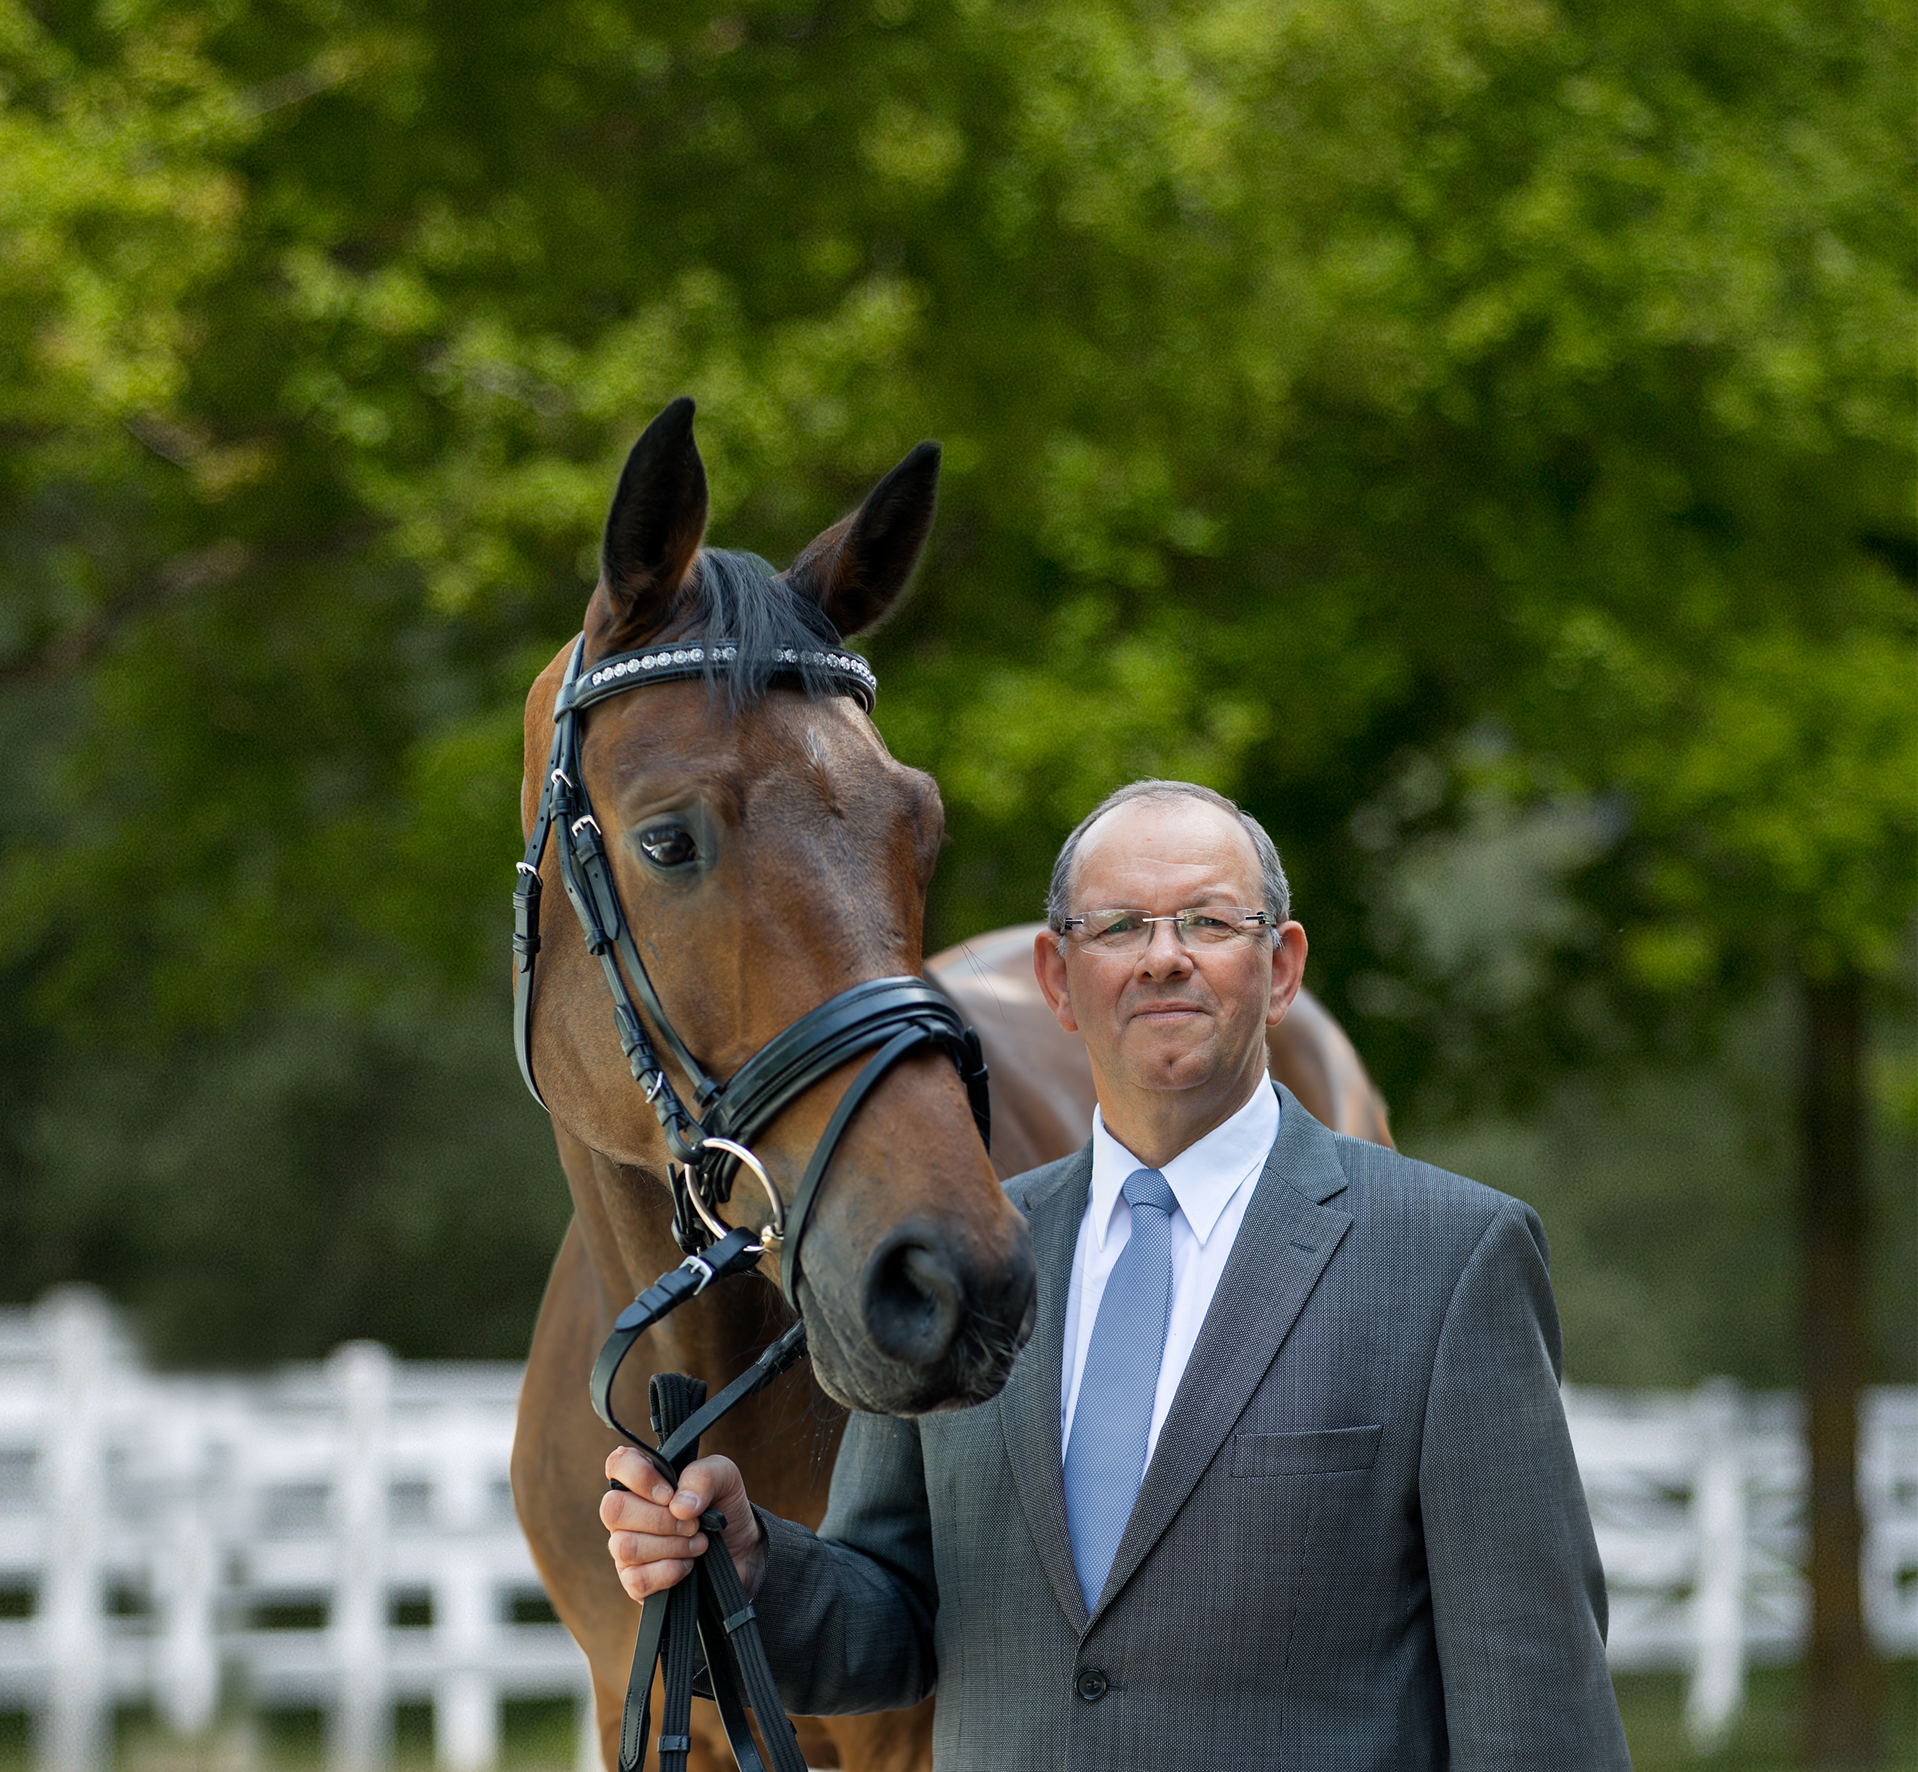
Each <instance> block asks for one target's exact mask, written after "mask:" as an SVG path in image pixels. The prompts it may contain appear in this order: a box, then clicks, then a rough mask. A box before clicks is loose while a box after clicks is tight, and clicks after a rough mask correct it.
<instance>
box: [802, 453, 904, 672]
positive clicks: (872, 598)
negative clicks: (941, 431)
mask: <svg viewBox="0 0 1918 1772" xmlns="http://www.w3.org/2000/svg"><path fill="white" fill-rule="evenodd" d="M938 498H939V445H938V444H937V443H921V444H920V445H919V447H918V448H917V449H915V450H914V451H913V452H912V453H911V454H910V455H909V456H907V457H906V459H905V460H904V461H902V462H901V463H900V464H899V465H898V466H897V467H896V468H894V469H893V470H892V472H891V473H890V474H888V475H887V476H886V477H885V479H883V480H881V481H880V482H879V484H878V485H877V486H875V487H874V488H873V489H872V491H871V492H870V493H868V494H867V496H866V502H865V503H864V504H862V505H861V506H860V507H859V509H858V510H856V511H854V512H853V513H852V515H851V516H849V517H842V518H841V519H840V520H839V521H838V522H837V523H835V524H834V525H833V526H832V527H831V528H830V529H828V530H827V531H825V533H824V534H822V535H820V536H818V537H817V538H816V539H815V540H814V541H813V542H812V543H811V544H810V545H808V547H807V548H806V551H805V552H804V553H802V554H801V555H800V556H799V558H798V559H797V560H795V561H794V562H793V563H792V565H791V566H789V567H788V568H787V569H786V575H785V576H786V582H787V583H788V584H789V585H790V586H791V587H792V588H793V589H794V590H795V591H797V592H798V593H799V595H801V596H802V597H810V598H812V600H813V601H814V602H815V603H817V604H818V605H819V607H820V608H821V609H823V610H824V611H825V613H826V616H827V618H828V619H829V620H830V621H831V622H832V624H833V626H834V627H836V628H837V629H838V630H839V631H840V633H842V634H857V633H860V632H862V631H863V630H864V629H866V628H869V627H871V626H872V624H873V623H874V622H876V621H878V620H879V618H880V617H881V616H883V615H884V614H885V613H886V611H887V610H889V609H890V608H891V607H892V606H893V603H894V602H895V601H896V600H897V598H898V596H899V593H900V592H901V591H903V590H904V589H905V588H906V580H907V579H909V578H910V577H911V576H912V569H913V567H914V566H915V565H917V564H918V560H919V550H920V549H921V548H923V547H924V546H925V545H926V537H927V536H928V535H929V534H930V533H931V532H932V513H933V507H934V506H935V505H936V504H937V503H938Z"/></svg>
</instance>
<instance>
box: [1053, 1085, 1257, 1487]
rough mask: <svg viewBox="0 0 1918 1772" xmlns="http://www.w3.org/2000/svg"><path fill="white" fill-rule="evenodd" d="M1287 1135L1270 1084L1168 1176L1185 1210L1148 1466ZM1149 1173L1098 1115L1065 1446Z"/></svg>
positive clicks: (1062, 1406)
mask: <svg viewBox="0 0 1918 1772" xmlns="http://www.w3.org/2000/svg"><path fill="white" fill-rule="evenodd" d="M1278 1135H1279V1095H1278V1091H1277V1090H1276V1089H1274V1088H1273V1087H1272V1086H1271V1085H1270V1084H1269V1083H1262V1084H1261V1085H1260V1086H1259V1087H1258V1088H1257V1089H1255V1090H1254V1091H1253V1092H1252V1099H1251V1100H1250V1101H1248V1102H1247V1103H1246V1104H1245V1106H1244V1107H1242V1108H1240V1109H1239V1111H1238V1112H1237V1113H1236V1114H1234V1115H1233V1116H1232V1118H1231V1119H1229V1120H1227V1121H1226V1122H1225V1124H1224V1125H1222V1126H1215V1127H1214V1128H1213V1129H1212V1130H1211V1131H1210V1132H1208V1133H1207V1134H1206V1135H1205V1137H1203V1138H1202V1139H1200V1140H1199V1141H1198V1143H1197V1144H1190V1145H1187V1146H1186V1148H1185V1149H1184V1150H1182V1151H1181V1152H1180V1153H1179V1154H1178V1155H1177V1156H1176V1157H1174V1158H1173V1159H1172V1160H1171V1162H1169V1163H1166V1164H1164V1165H1162V1166H1161V1167H1160V1170H1159V1173H1160V1174H1161V1175H1163V1176H1164V1177H1165V1180H1166V1186H1168V1187H1169V1188H1171V1190H1172V1194H1173V1197H1174V1198H1175V1199H1176V1200H1177V1201H1178V1202H1179V1209H1178V1211H1176V1212H1175V1213H1173V1215H1172V1309H1171V1314H1170V1317H1169V1319H1168V1320H1167V1323H1166V1330H1165V1355H1164V1358H1163V1359H1162V1360H1161V1362H1160V1365H1159V1388H1158V1391H1157V1392H1156V1393H1155V1395H1154V1397H1153V1402H1152V1427H1151V1430H1150V1432H1149V1433H1148V1435H1147V1437H1146V1452H1145V1456H1146V1463H1148V1464H1150V1463H1151V1462H1152V1453H1153V1449H1154V1448H1155V1447H1156V1446H1157V1445H1158V1443H1159V1429H1160V1428H1162V1427H1164V1426H1165V1418H1166V1413H1167V1411H1168V1410H1170V1409H1171V1407H1172V1399H1173V1397H1174V1396H1175V1395H1176V1394H1177V1392H1178V1389H1179V1380H1180V1379H1181V1378H1183V1377H1184V1376H1185V1368H1186V1362H1187V1361H1188V1360H1190V1359H1191V1357H1192V1344H1193V1343H1194V1342H1195V1341H1197V1340H1198V1339H1199V1329H1200V1326H1201V1325H1202V1324H1203V1323H1204V1322H1205V1313H1206V1312H1207V1311H1208V1310H1209V1309H1210V1308H1211V1306H1212V1295H1213V1293H1214V1292H1216V1291H1217V1290H1218V1287H1219V1275H1220V1274H1222V1273H1223V1272H1224V1271H1225V1262H1226V1257H1227V1256H1229V1255H1230V1254H1231V1253H1232V1245H1233V1244H1234V1243H1235V1242H1236V1241H1237V1240H1238V1235H1239V1224H1240V1222H1241V1221H1242V1220H1243V1219H1244V1217H1245V1209H1246V1206H1247V1204H1248V1203H1249V1202H1250V1201H1251V1198H1252V1190H1253V1189H1254V1188H1255V1187H1257V1186H1258V1181H1259V1172H1260V1171H1261V1170H1262V1169H1263V1168H1264V1167H1265V1160H1266V1158H1267V1157H1268V1156H1270V1155H1271V1154H1272V1141H1273V1140H1274V1139H1275V1138H1277V1137H1278ZM1150 1167H1151V1165H1150V1164H1147V1163H1142V1162H1140V1160H1139V1159H1138V1158H1137V1157H1135V1156H1134V1155H1133V1154H1132V1153H1131V1152H1130V1151H1129V1150H1127V1149H1126V1148H1125V1146H1124V1145H1122V1144H1121V1143H1120V1142H1119V1141H1118V1140H1117V1139H1116V1138H1114V1137H1113V1136H1112V1134H1111V1133H1110V1132H1108V1131H1107V1130H1106V1125H1105V1119H1104V1117H1103V1116H1102V1115H1101V1114H1100V1112H1099V1110H1098V1109H1097V1108H1094V1109H1093V1110H1092V1187H1091V1189H1090V1191H1089V1192H1088V1193H1087V1195H1086V1210H1085V1216H1084V1217H1083V1218H1082V1219H1081V1220H1080V1221H1079V1243H1078V1247H1077V1248H1076V1249H1075V1250H1074V1251H1073V1254H1072V1285H1071V1287H1070V1289H1069V1290H1068V1292H1067V1293H1066V1339H1065V1348H1064V1356H1065V1357H1064V1359H1063V1360H1062V1361H1061V1373H1060V1397H1059V1444H1060V1445H1061V1446H1067V1445H1070V1444H1071V1442H1072V1414H1073V1410H1074V1409H1075V1408H1076V1407H1077V1405H1078V1401H1079V1380H1080V1378H1081V1377H1082V1376H1083V1375H1084V1373H1085V1367H1086V1349H1087V1348H1088V1347H1089V1346H1090V1345H1091V1342H1092V1326H1093V1324H1095V1323H1096V1322H1097V1321H1098V1320H1099V1301H1100V1299H1102V1298H1103V1297H1104V1296H1105V1289H1106V1280H1107V1279H1108V1278H1109V1277H1110V1275H1111V1273H1112V1269H1113V1266H1114V1265H1115V1264H1116V1263H1117V1261H1118V1259H1119V1255H1120V1253H1121V1251H1123V1250H1124V1248H1125V1246H1126V1244H1127V1243H1128V1242H1129V1241H1130V1240H1131V1237H1132V1208H1131V1207H1130V1206H1128V1205H1127V1204H1126V1202H1125V1200H1124V1198H1123V1197H1122V1196H1121V1195H1120V1193H1119V1190H1120V1188H1122V1187H1124V1186H1125V1183H1126V1178H1127V1177H1128V1176H1130V1175H1131V1174H1132V1172H1133V1171H1134V1170H1135V1169H1145V1168H1150Z"/></svg>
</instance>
